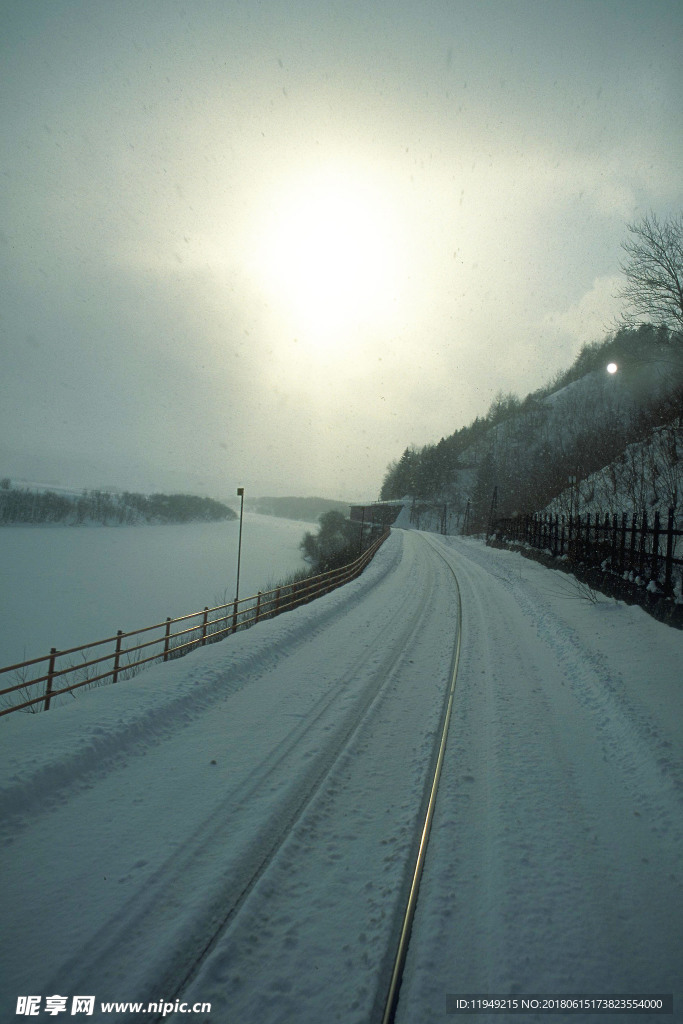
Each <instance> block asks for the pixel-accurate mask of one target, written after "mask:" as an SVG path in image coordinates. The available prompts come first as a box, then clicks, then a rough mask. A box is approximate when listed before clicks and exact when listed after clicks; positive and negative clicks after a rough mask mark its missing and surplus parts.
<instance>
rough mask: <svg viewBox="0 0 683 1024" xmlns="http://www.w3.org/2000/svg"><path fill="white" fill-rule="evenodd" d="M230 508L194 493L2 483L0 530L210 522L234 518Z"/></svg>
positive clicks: (0, 483)
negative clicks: (77, 489) (74, 489)
mask: <svg viewBox="0 0 683 1024" xmlns="http://www.w3.org/2000/svg"><path fill="white" fill-rule="evenodd" d="M236 518H237V513H236V512H234V510H233V509H231V508H229V507H228V506H227V505H224V504H223V503H222V502H220V501H215V500H214V499H213V498H202V497H198V496H197V495H195V494H132V493H130V492H129V491H126V492H124V493H123V494H116V493H111V492H110V491H96V490H93V491H82V492H81V493H75V492H69V491H66V490H60V491H57V490H52V489H49V488H43V487H40V486H39V485H33V486H31V487H21V488H20V487H13V486H12V481H11V480H10V479H9V478H8V477H4V478H3V479H2V480H0V525H1V526H9V525H15V524H21V525H29V524H35V525H37V524H45V523H49V524H55V523H62V524H64V525H67V526H86V525H95V524H97V525H101V526H131V525H135V524H137V523H195V522H201V523H208V522H217V521H220V520H226V519H236Z"/></svg>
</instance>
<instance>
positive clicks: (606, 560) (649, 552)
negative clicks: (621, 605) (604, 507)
mask: <svg viewBox="0 0 683 1024" xmlns="http://www.w3.org/2000/svg"><path fill="white" fill-rule="evenodd" d="M679 537H683V530H679V529H677V528H676V518H675V510H674V509H673V508H670V509H669V511H668V514H667V518H666V523H663V522H662V517H661V516H660V513H659V512H654V514H652V515H651V517H649V516H648V513H647V511H643V512H641V513H639V514H633V515H631V516H630V520H629V516H628V513H626V512H623V513H622V514H621V516H618V515H615V514H611V515H610V513H608V512H606V513H604V515H603V514H600V513H595V514H591V513H590V512H587V513H586V514H585V515H583V516H569V517H565V516H560V515H551V514H548V513H535V514H533V515H524V516H516V517H515V518H513V519H499V520H497V521H496V522H495V523H494V524H493V527H492V530H491V535H490V539H491V540H493V539H497V540H504V541H511V542H515V543H519V544H527V545H529V547H532V548H537V549H540V550H543V551H547V552H548V553H549V554H551V555H553V556H555V557H564V556H566V557H567V558H569V559H571V561H572V562H575V563H582V564H584V565H592V566H600V567H601V568H603V569H610V570H612V571H613V572H616V573H619V574H620V575H623V576H628V578H629V579H632V580H634V581H636V582H640V583H643V584H645V585H648V584H653V585H654V586H655V587H656V589H657V590H658V591H659V592H661V593H663V594H665V595H666V596H668V597H671V596H673V595H674V591H675V589H676V585H678V587H679V592H680V587H681V572H680V571H679V570H680V567H681V566H683V559H682V558H677V557H676V543H677V540H678V538H679ZM676 577H678V581H677V579H676Z"/></svg>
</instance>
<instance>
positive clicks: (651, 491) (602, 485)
mask: <svg viewBox="0 0 683 1024" xmlns="http://www.w3.org/2000/svg"><path fill="white" fill-rule="evenodd" d="M682 497H683V427H679V426H676V425H674V424H669V425H666V426H662V427H657V428H655V429H654V430H653V431H652V432H651V434H650V435H649V436H648V438H647V439H646V440H645V441H639V442H636V443H634V444H630V445H628V446H627V448H626V449H625V450H624V451H623V452H622V454H621V455H618V456H617V457H616V458H615V459H614V460H613V461H612V462H611V463H610V464H609V465H608V466H605V467H603V468H602V469H600V470H598V471H597V472H596V473H591V474H589V476H587V477H586V478H585V479H578V480H577V482H576V485H575V486H574V487H573V488H572V487H568V488H566V490H564V491H563V492H562V493H561V494H560V495H558V497H557V498H555V499H553V501H552V502H550V504H549V505H548V506H547V508H546V509H544V511H546V512H551V513H553V514H555V513H557V514H559V515H564V516H567V515H569V513H570V511H573V512H574V514H576V513H578V514H580V515H584V513H586V512H591V513H593V514H594V513H596V512H609V513H610V515H611V514H617V515H621V513H622V512H626V513H629V514H632V513H634V512H636V513H639V512H641V511H643V510H645V511H647V512H648V513H650V511H651V510H655V509H656V510H658V511H659V512H660V515H661V516H662V520H663V521H664V522H665V521H666V514H667V511H668V509H669V508H674V509H675V510H676V517H675V518H676V522H677V524H678V525H677V528H680V526H681V525H682V524H683V506H682V505H681V504H680V499H681V498H682Z"/></svg>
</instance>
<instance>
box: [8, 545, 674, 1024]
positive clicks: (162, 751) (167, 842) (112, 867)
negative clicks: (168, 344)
mask: <svg viewBox="0 0 683 1024" xmlns="http://www.w3.org/2000/svg"><path fill="white" fill-rule="evenodd" d="M449 566H451V567H452V568H453V569H454V571H455V573H456V575H457V578H458V581H459V586H460V590H461V594H462V605H463V621H462V651H461V659H460V670H459V675H458V682H457V687H456V699H455V707H454V718H453V721H452V724H451V731H450V734H449V739H448V745H447V750H446V758H445V763H444V774H443V778H442V784H441V789H440V793H439V798H438V802H437V808H436V815H435V819H434V825H433V829H432V837H431V840H430V845H429V850H428V855H427V860H426V864H425V874H424V878H423V883H422V888H421V891H420V897H419V901H418V908H417V916H416V920H415V925H414V929H413V935H412V938H411V943H410V949H409V954H408V961H407V969H406V976H405V979H404V983H403V987H402V990H401V997H400V1001H399V1007H398V1016H397V1020H398V1021H399V1022H400V1024H431V1022H436V1021H443V1020H445V1019H446V1016H445V1001H446V995H447V993H453V994H457V993H464V992H469V993H472V992H479V993H487V992H488V993H494V992H495V993H498V994H500V993H509V994H521V993H531V992H535V993H538V992H543V993H546V994H549V993H565V994H566V993H570V992H575V993H579V992H580V993H584V994H585V993H596V994H597V993H601V994H609V993H613V994H617V993H631V994H634V993H641V994H648V993H650V994H656V993H672V992H673V993H674V998H675V1006H676V1008H677V1009H676V1012H677V1013H678V1012H679V1011H680V1007H681V1005H682V1003H681V1000H683V974H682V965H681V957H680V950H681V948H683V770H682V762H683V689H682V688H681V686H680V660H681V651H682V647H681V643H682V637H681V634H680V632H678V631H676V630H670V629H668V628H667V627H666V626H664V625H662V624H661V623H658V622H655V621H654V620H652V619H651V618H649V617H648V616H647V615H646V614H645V613H644V612H642V610H641V609H639V608H633V607H626V606H624V605H622V604H619V603H617V602H614V601H608V600H606V599H605V600H602V599H601V600H599V601H598V603H597V604H591V603H589V602H586V601H582V600H580V598H579V594H578V593H577V591H576V590H575V589H574V587H573V585H572V582H571V580H568V579H567V578H565V577H561V576H560V575H559V574H556V573H553V572H551V571H549V570H547V569H545V568H543V567H542V566H540V565H537V564H535V563H530V562H528V561H525V560H522V559H521V558H520V556H519V555H515V554H513V553H510V552H505V551H497V550H492V549H489V548H485V547H484V546H483V545H482V544H481V543H479V542H476V541H472V540H462V539H457V540H456V539H455V538H441V537H426V536H425V535H420V534H418V533H416V532H410V531H402V530H394V531H393V532H392V536H391V537H390V539H389V540H388V541H387V542H386V543H385V545H384V546H383V547H382V549H381V550H380V552H379V554H378V555H377V557H376V558H375V560H374V561H373V563H372V564H371V565H370V567H369V568H368V569H367V570H366V572H365V573H364V574H363V575H362V576H361V577H360V578H359V579H357V580H356V581H354V582H353V583H351V584H348V585H347V586H346V587H344V588H342V589H341V590H338V591H336V592H335V593H333V594H331V595H328V596H327V597H325V598H322V599H320V600H318V601H316V602H314V603H313V604H311V605H308V606H306V607H304V608H301V609H298V610H297V611H295V612H291V613H288V614H287V615H283V616H281V617H280V618H278V619H275V620H271V621H269V622H264V623H261V624H260V625H259V626H257V627H255V628H254V629H252V630H250V631H248V632H245V633H241V634H238V635H236V636H235V637H233V638H231V639H230V640H228V641H226V642H225V643H223V644H217V645H216V646H214V647H211V648H205V649H203V650H201V651H198V652H196V653H194V654H192V655H190V656H189V657H188V658H186V659H184V660H182V661H179V662H175V663H170V664H168V665H165V666H157V667H155V668H152V669H150V670H149V671H148V672H146V673H143V674H141V675H140V676H138V677H137V678H135V679H132V680H129V681H126V682H122V683H120V684H117V686H114V687H104V688H102V689H99V690H95V691H92V692H90V693H87V694H83V695H81V696H80V697H79V698H78V699H77V700H74V701H73V702H70V703H69V704H68V705H66V706H65V707H63V708H56V709H55V710H53V711H50V712H48V713H43V714H39V715H34V716H24V715H19V714H17V715H11V716H9V717H8V718H6V719H5V720H4V721H2V722H0V732H1V733H2V743H3V749H4V754H5V756H4V760H3V765H2V769H1V770H0V811H1V814H0V829H1V830H2V834H3V842H2V845H1V846H0V849H1V856H2V864H1V866H0V871H1V872H2V879H3V903H4V923H5V927H4V929H3V939H2V943H3V948H2V956H1V958H0V963H1V964H2V968H1V970H2V972H3V980H2V986H1V991H2V994H3V995H2V999H3V1003H2V1019H3V1020H10V1019H12V1020H13V1019H15V1016H16V1009H17V999H18V997H20V996H25V995H29V994H32V995H35V996H37V997H38V998H39V1000H40V1005H41V1007H42V1008H44V1007H45V1000H46V997H48V996H53V995H54V994H59V995H60V996H62V997H63V998H64V1000H65V1004H64V1005H65V1006H66V1007H67V1010H66V1012H67V1013H68V1011H69V1010H70V1008H71V1005H72V999H73V997H74V996H75V995H84V994H85V995H92V996H94V997H95V1010H94V1012H93V1014H92V1018H91V1019H93V1020H95V1021H105V1020H107V1021H111V1020H119V1019H124V1018H126V1016H127V1017H128V1019H131V1020H132V1019H135V1020H143V1019H150V1020H153V1019H157V1018H159V1017H160V1012H161V1011H160V1010H158V1011H157V1012H156V1013H154V1012H151V1013H150V1014H140V1013H138V1014H137V1015H134V1016H132V1017H131V1015H130V1014H126V1013H123V1012H119V1013H116V1012H108V1013H104V1012H103V1010H102V1008H101V1001H102V1000H117V1001H120V1002H126V1001H133V1000H142V1001H144V1003H145V1009H146V1008H147V1002H148V1001H150V1002H155V1003H156V1002H157V1001H161V1002H163V1001H165V1000H169V1001H171V1002H172V1005H174V1004H173V1001H174V1000H175V999H179V1000H187V1001H188V1003H190V1004H192V1005H194V1004H197V1005H199V1004H200V1003H210V1004H211V1012H210V1013H208V1012H206V1011H205V1012H203V1013H197V1014H196V1015H195V1016H194V1019H195V1020H197V1021H201V1022H203V1024H210V1022H216V1021H220V1022H221V1024H227V1022H229V1021H232V1020H239V1021H259V1022H260V1024H275V1022H281V1024H291V1022H292V1021H294V1020H296V1021H297V1022H301V1024H320V1022H321V1021H343V1022H344V1024H354V1022H359V1024H360V1022H363V1024H367V1022H369V1021H370V1022H371V1021H373V1020H376V1019H379V1018H378V1012H379V1009H380V1008H381V1004H382V1000H383V995H384V992H385V990H386V985H387V983H388V971H389V969H390V950H391V948H393V945H394V942H395V939H396V932H397V927H398V922H399V914H400V908H401V902H402V899H403V897H404V894H405V891H406V883H407V879H408V876H409V871H410V866H411V856H412V854H413V853H414V848H415V844H416V830H417V828H418V823H419V813H418V812H419V808H420V806H421V804H422V799H423V794H424V786H425V781H426V778H427V769H428V767H429V764H430V762H431V760H432V757H433V748H434V738H435V735H436V730H437V724H438V722H439V719H440V716H441V709H442V706H443V700H444V694H445V691H446V687H447V683H448V680H449V676H450V669H451V662H452V654H453V645H454V639H455V632H456V592H455V585H454V579H453V576H452V574H451V571H450V569H449ZM166 1019H168V1020H178V1021H180V1020H183V1019H186V1018H185V1017H184V1016H183V1015H182V1014H181V1013H175V1014H174V1013H169V1014H168V1016H167V1017H166ZM497 1019H500V1020H506V1019H508V1018H507V1017H506V1016H500V1017H499V1018H497ZM517 1019H519V1018H518V1017H510V1020H517ZM524 1019H527V1020H528V1019H533V1018H528V1017H527V1018H524ZM538 1019H539V1020H540V1019H541V1018H540V1017H539V1018H538ZM556 1019H558V1020H563V1019H565V1018H564V1017H558V1018H556ZM567 1019H572V1020H575V1019H577V1018H575V1017H572V1018H567ZM579 1019H581V1020H582V1021H591V1020H594V1021H597V1020H602V1019H603V1018H602V1017H591V1016H586V1017H582V1018H579ZM610 1019H611V1020H615V1021H620V1022H622V1024H625V1021H626V1020H632V1019H633V1018H632V1017H631V1016H627V1017H626V1016H622V1015H612V1016H611V1017H610ZM637 1019H638V1020H642V1021H643V1022H645V1021H647V1020H648V1019H649V1018H648V1016H647V1015H646V1016H642V1017H638V1018H637ZM653 1019H654V1018H653ZM657 1019H659V1018H657Z"/></svg>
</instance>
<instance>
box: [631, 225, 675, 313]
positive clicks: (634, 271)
mask: <svg viewBox="0 0 683 1024" xmlns="http://www.w3.org/2000/svg"><path fill="white" fill-rule="evenodd" d="M627 227H628V230H629V232H630V233H631V237H630V238H628V239H627V240H626V241H625V242H623V243H622V249H623V250H624V252H625V253H626V258H625V259H624V261H623V262H622V263H621V264H620V266H621V270H622V272H623V274H624V275H625V277H626V284H625V286H624V287H623V288H622V290H621V292H620V298H622V299H625V300H626V302H627V303H628V307H629V308H628V311H627V313H626V316H625V319H626V321H627V323H631V324H634V323H636V322H637V321H638V320H639V319H641V318H643V317H644V318H646V319H647V320H650V321H652V322H653V323H655V324H660V323H662V324H668V325H669V326H671V327H673V328H674V329H675V330H677V331H679V332H680V331H681V330H683V213H679V214H677V215H673V216H671V217H668V218H667V219H666V220H664V221H660V220H658V218H657V217H656V216H655V214H654V213H651V214H648V215H646V216H645V217H643V219H642V220H640V221H638V222H636V223H634V224H628V225H627Z"/></svg>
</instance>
